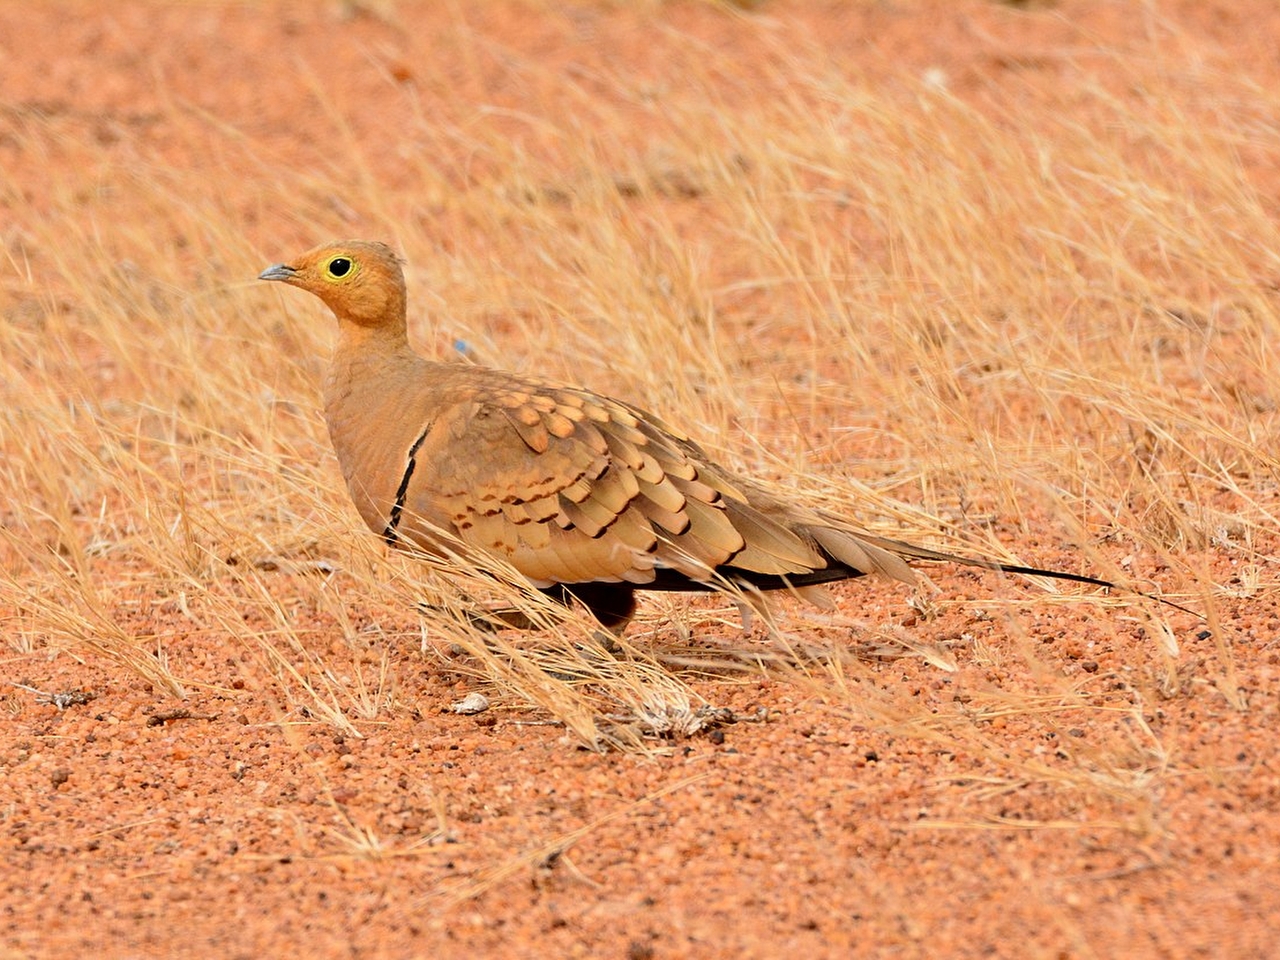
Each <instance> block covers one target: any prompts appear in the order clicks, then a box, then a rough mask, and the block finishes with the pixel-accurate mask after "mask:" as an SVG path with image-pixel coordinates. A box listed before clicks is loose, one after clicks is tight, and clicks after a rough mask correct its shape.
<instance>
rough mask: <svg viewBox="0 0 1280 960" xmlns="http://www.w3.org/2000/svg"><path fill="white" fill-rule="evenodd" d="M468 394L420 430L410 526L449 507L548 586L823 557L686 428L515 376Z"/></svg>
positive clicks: (785, 566)
mask: <svg viewBox="0 0 1280 960" xmlns="http://www.w3.org/2000/svg"><path fill="white" fill-rule="evenodd" d="M477 373H479V371H477ZM468 393H469V396H466V397H465V398H463V399H460V400H459V401H458V402H456V403H454V404H453V405H452V406H451V407H450V408H449V410H447V411H446V412H445V413H444V415H443V416H442V417H441V418H440V419H439V420H437V421H436V422H435V423H434V424H433V425H432V427H431V429H430V430H429V431H428V432H427V433H426V434H425V436H424V437H423V440H422V443H421V446H420V448H419V450H418V451H417V454H416V461H417V463H418V466H417V468H416V469H415V471H414V472H413V475H412V477H410V478H409V482H408V483H407V484H406V489H405V491H404V497H403V520H402V521H401V532H405V533H407V532H409V531H412V529H413V517H414V516H422V517H440V518H442V519H443V520H444V521H446V522H447V523H448V524H449V525H451V526H452V527H453V529H454V530H455V531H456V532H457V534H458V536H459V537H460V538H461V539H462V540H463V541H464V542H465V543H468V544H470V545H471V546H473V547H475V548H478V549H479V550H482V551H485V552H489V553H493V554H496V555H498V556H501V557H504V558H506V559H507V560H508V561H509V562H510V563H511V564H512V566H514V567H515V569H517V570H518V571H520V572H521V573H522V574H523V575H524V576H526V577H527V578H528V579H529V580H531V581H532V582H534V583H535V584H537V585H540V586H546V585H549V584H551V583H582V582H586V581H592V580H606V581H618V580H626V581H630V582H633V583H637V584H644V583H648V582H651V581H652V580H653V579H654V577H655V568H658V569H661V568H666V569H671V570H675V571H677V572H678V573H680V574H682V575H684V576H687V577H689V578H690V579H693V580H696V581H702V582H705V581H707V580H709V579H711V578H712V577H713V575H714V574H713V571H715V570H716V569H717V568H724V567H725V566H726V565H729V567H730V569H743V570H749V571H753V572H758V573H764V574H779V575H781V574H789V573H802V572H809V571H812V570H814V569H817V568H821V567H823V566H825V564H826V561H825V560H824V558H823V556H822V554H821V553H820V552H818V550H817V549H815V547H814V545H813V544H812V543H811V542H810V541H809V540H808V539H807V538H806V537H804V536H802V535H799V534H797V533H796V532H794V531H792V530H790V529H788V528H787V527H786V526H785V525H784V524H783V523H780V522H778V521H777V520H774V519H772V518H770V517H769V516H766V515H765V514H764V513H761V512H760V511H758V510H756V509H755V508H754V507H752V506H751V505H750V504H749V503H748V502H747V499H746V496H745V495H744V494H743V493H742V491H741V490H740V489H739V488H738V487H737V486H735V484H734V482H733V481H732V479H731V478H729V477H728V476H727V474H725V472H724V471H723V470H721V469H720V468H717V467H715V465H714V464H711V463H710V462H709V461H707V460H705V458H704V457H703V456H701V451H700V450H698V448H697V447H696V446H695V445H693V444H692V443H690V442H689V441H688V440H687V438H684V437H682V436H681V435H679V434H678V433H676V432H675V431H673V430H671V429H670V428H669V427H666V426H665V425H664V424H662V423H661V422H659V421H657V420H656V419H654V418H652V417H649V416H648V415H646V414H643V413H642V412H640V411H638V410H635V409H634V408H631V407H629V406H627V405H625V404H622V403H620V402H618V401H614V400H609V399H606V398H603V397H599V396H596V395H594V394H592V393H589V392H587V391H582V390H574V389H570V388H565V387H556V386H554V385H550V384H541V383H538V382H536V381H532V380H529V381H525V380H515V379H508V378H505V377H503V378H496V377H494V378H492V379H490V380H488V381H486V380H484V379H480V378H477V383H476V384H475V385H474V386H473V388H472V389H471V390H469V391H468ZM410 536H411V534H410ZM411 538H412V537H411Z"/></svg>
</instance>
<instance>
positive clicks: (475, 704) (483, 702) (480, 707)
mask: <svg viewBox="0 0 1280 960" xmlns="http://www.w3.org/2000/svg"><path fill="white" fill-rule="evenodd" d="M449 709H450V710H452V711H453V712H454V713H461V714H467V715H470V714H473V713H484V712H485V711H486V710H488V709H489V698H488V697H486V696H485V695H484V694H483V693H469V694H467V695H466V696H465V697H463V698H462V699H461V700H459V701H458V702H457V703H452V704H450V705H449Z"/></svg>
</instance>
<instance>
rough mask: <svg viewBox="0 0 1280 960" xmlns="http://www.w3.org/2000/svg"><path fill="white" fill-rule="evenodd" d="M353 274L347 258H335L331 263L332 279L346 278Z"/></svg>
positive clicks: (330, 272)
mask: <svg viewBox="0 0 1280 960" xmlns="http://www.w3.org/2000/svg"><path fill="white" fill-rule="evenodd" d="M350 272H351V261H350V260H348V259H347V258H346V257H334V258H333V259H332V260H330V261H329V275H330V276H331V277H345V276H346V275H347V274H348V273H350Z"/></svg>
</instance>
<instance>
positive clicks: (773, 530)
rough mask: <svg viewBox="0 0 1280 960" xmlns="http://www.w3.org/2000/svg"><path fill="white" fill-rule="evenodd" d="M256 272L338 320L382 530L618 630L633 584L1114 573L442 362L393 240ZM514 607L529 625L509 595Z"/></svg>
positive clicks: (355, 443)
mask: <svg viewBox="0 0 1280 960" xmlns="http://www.w3.org/2000/svg"><path fill="white" fill-rule="evenodd" d="M259 279H260V280H271V281H279V282H281V283H285V284H288V285H289V286H293V287H297V288H298V289H300V290H305V291H307V292H308V293H311V294H314V295H315V296H316V297H318V298H319V299H320V300H321V301H322V302H323V303H324V304H325V305H326V306H327V307H328V308H329V309H330V310H331V311H332V312H333V314H334V316H335V317H336V318H337V322H338V337H337V341H336V345H335V347H334V350H333V356H332V360H331V362H330V365H329V367H328V371H327V373H326V376H325V380H324V387H323V403H324V414H325V420H326V422H327V424H328V429H329V435H330V439H331V441H332V444H333V448H334V451H335V452H336V454H337V458H338V462H339V464H340V466H341V469H342V473H343V477H344V479H345V481H346V485H347V489H348V491H349V493H350V495H351V499H352V501H353V502H354V504H355V507H356V510H357V511H358V512H359V514H360V516H361V517H362V518H363V520H364V522H365V524H366V525H367V526H368V527H369V529H370V530H371V531H373V532H374V533H375V534H377V535H378V536H380V537H382V538H383V539H384V540H385V541H386V542H387V544H389V545H390V546H392V547H396V548H401V549H407V550H411V551H421V552H423V553H425V554H427V555H429V556H436V557H441V556H446V555H448V554H449V553H450V552H453V551H456V549H457V546H458V545H462V546H463V547H464V548H465V549H466V550H467V551H468V553H469V555H470V556H473V557H475V558H477V559H478V565H479V566H480V567H481V569H484V568H485V565H486V563H488V564H489V565H490V566H491V567H494V568H497V567H498V565H499V564H500V565H501V566H502V568H504V569H514V570H515V571H516V572H518V573H519V575H520V576H521V577H522V578H523V580H524V581H526V582H527V585H528V587H529V589H530V591H532V590H537V591H540V592H542V593H544V594H546V595H547V596H549V597H551V598H552V599H553V600H555V601H557V602H558V603H559V604H561V605H562V606H563V607H565V608H569V607H572V606H573V605H574V604H575V603H576V604H580V605H582V606H583V607H585V608H586V609H587V610H588V611H589V612H590V614H591V615H592V616H594V617H595V619H596V620H597V621H598V623H599V624H600V626H601V627H603V628H604V629H605V630H606V631H608V632H609V633H611V634H613V635H615V636H620V635H621V634H622V633H623V631H624V630H625V629H626V627H627V625H628V624H629V623H630V622H631V620H632V618H633V616H634V615H635V612H636V608H637V599H636V593H637V592H638V591H652V590H662V591H672V590H674V591H707V590H720V591H734V590H737V591H741V592H745V593H747V594H752V595H754V594H756V593H757V592H758V591H772V590H788V591H791V592H793V593H797V594H799V595H801V596H806V595H810V596H811V595H812V593H813V592H814V591H815V589H816V590H820V589H821V585H823V584H827V583H831V582H833V581H839V580H848V579H853V578H857V577H862V576H866V575H878V576H881V577H888V578H890V579H892V580H897V581H901V582H903V583H906V584H914V583H916V581H917V574H916V571H915V570H914V568H913V567H912V565H911V563H910V562H909V561H912V560H916V561H937V562H946V563H953V564H961V565H966V566H973V567H981V568H985V569H989V570H996V571H1001V572H1004V573H1007V574H1020V575H1027V576H1041V577H1051V578H1055V579H1058V580H1067V581H1073V582H1076V583H1083V584H1090V585H1094V586H1099V587H1115V586H1116V584H1114V583H1112V582H1111V581H1108V580H1104V579H1101V578H1097V577H1091V576H1085V575H1082V574H1074V573H1066V572H1063V571H1057V570H1047V569H1039V568H1036V567H1025V566H1019V565H1014V564H1007V563H1003V562H999V561H995V560H990V559H985V558H979V557H968V556H960V555H954V554H950V553H944V552H941V551H937V550H932V549H930V548H928V547H923V546H916V545H914V544H910V543H906V542H903V541H898V540H893V539H889V538H885V537H880V536H876V535H873V534H871V533H869V532H867V531H865V530H862V529H860V528H859V527H858V526H857V525H855V524H854V523H853V522H851V521H849V520H847V519H845V518H844V517H842V516H840V515H838V514H836V513H834V512H830V511H827V510H823V509H819V508H816V507H812V506H808V505H802V504H799V503H796V502H795V501H794V500H793V499H791V498H788V497H787V496H786V495H785V494H782V493H779V492H777V491H776V490H774V489H771V488H770V487H769V486H768V485H767V484H765V483H762V482H759V481H757V480H754V479H752V478H751V477H749V476H745V475H743V474H742V473H740V472H735V471H733V470H731V469H728V468H726V467H723V466H721V465H719V464H718V463H716V462H715V461H714V460H713V459H712V458H711V457H710V456H708V454H707V453H706V452H705V451H704V450H703V448H702V447H701V446H699V445H698V443H697V442H696V441H695V440H693V439H692V438H690V437H689V436H688V435H687V434H685V433H684V432H682V431H681V430H680V429H678V428H677V427H675V426H672V425H671V424H669V423H667V422H666V421H664V420H662V419H660V418H659V417H657V416H655V415H654V414H652V413H649V412H648V411H646V410H644V409H642V408H641V407H638V406H635V405H633V404H631V403H628V402H626V401H624V400H621V399H617V398H615V397H610V396H607V395H605V394H602V393H596V392H594V391H592V390H589V389H586V388H584V387H580V386H573V385H571V384H566V383H560V382H556V381H554V380H549V379H543V378H540V377H536V376H527V375H523V374H518V373H514V372H508V371H504V370H501V369H496V368H492V367H486V366H481V365H477V364H469V363H461V362H440V361H434V360H429V359H427V358H425V357H423V356H421V355H420V354H418V353H417V352H416V351H415V350H414V349H413V348H412V347H411V346H410V343H409V339H408V323H407V294H406V287H405V278H404V270H403V266H402V261H401V260H400V259H399V257H398V256H397V255H396V253H395V252H394V251H393V250H392V248H391V247H390V246H388V245H386V244H384V243H379V242H374V241H367V240H341V241H334V242H328V243H324V244H321V245H320V246H317V247H315V248H314V249H312V250H310V251H308V252H306V253H304V254H302V255H301V256H299V257H297V258H296V259H294V260H292V261H289V262H287V263H277V264H273V265H272V266H269V267H267V268H266V269H265V270H263V271H262V273H261V274H259ZM494 561H497V563H495V562H494ZM741 592H740V593H739V596H741V595H742V593H741ZM1156 599H1159V598H1156ZM1162 602H1167V601H1162ZM503 622H504V623H505V624H506V625H510V626H523V627H528V626H532V625H533V624H532V623H531V622H530V621H529V620H528V618H522V617H521V616H520V615H519V614H518V612H517V611H514V610H511V611H506V616H505V617H504V618H503Z"/></svg>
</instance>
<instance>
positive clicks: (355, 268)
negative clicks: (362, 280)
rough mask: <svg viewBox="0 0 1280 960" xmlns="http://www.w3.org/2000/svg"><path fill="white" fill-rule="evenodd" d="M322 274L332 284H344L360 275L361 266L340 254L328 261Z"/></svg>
mask: <svg viewBox="0 0 1280 960" xmlns="http://www.w3.org/2000/svg"><path fill="white" fill-rule="evenodd" d="M320 272H321V275H322V276H323V277H324V278H325V279H326V280H328V281H329V282H330V283H342V282H343V281H344V280H350V279H351V278H352V277H354V276H355V275H356V274H357V273H359V272H360V265H359V264H358V263H357V262H356V261H355V260H354V259H352V258H351V257H349V256H347V255H346V254H345V253H339V254H335V255H334V256H332V257H330V258H329V259H328V260H326V261H325V262H324V266H322V267H321V270H320Z"/></svg>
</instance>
